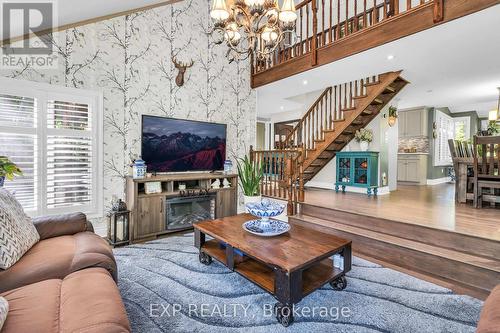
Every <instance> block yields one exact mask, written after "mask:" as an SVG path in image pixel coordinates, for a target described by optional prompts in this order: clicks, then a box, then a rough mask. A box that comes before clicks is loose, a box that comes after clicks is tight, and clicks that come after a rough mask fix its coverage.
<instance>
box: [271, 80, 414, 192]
mask: <svg viewBox="0 0 500 333" xmlns="http://www.w3.org/2000/svg"><path fill="white" fill-rule="evenodd" d="M400 74H401V71H398V72H389V73H384V74H381V75H379V76H374V77H370V78H366V79H361V80H356V81H353V82H348V83H344V84H341V85H337V86H334V87H329V88H327V89H325V91H323V93H322V94H321V95H320V96H319V98H318V99H317V100H316V102H314V104H313V105H312V106H311V107H310V108H309V110H308V111H307V113H306V114H305V115H304V117H302V119H301V120H300V121H299V123H298V124H297V125H296V126H295V128H294V129H293V131H292V132H291V133H290V134H289V135H288V137H287V138H286V139H285V141H283V142H282V143H281V148H282V149H294V148H297V147H301V146H302V147H304V151H305V156H304V164H303V170H304V171H303V178H304V181H305V182H307V181H308V180H311V179H312V178H313V177H314V176H315V175H316V174H317V173H318V172H319V171H320V170H321V169H322V168H323V167H324V166H325V165H326V164H327V163H328V162H329V161H330V160H332V159H333V158H334V157H335V155H336V152H338V151H341V150H342V149H343V148H344V147H345V146H346V145H347V144H348V143H349V142H350V141H351V140H352V139H353V138H354V135H355V133H356V131H357V130H359V129H361V128H363V127H365V126H366V125H368V123H370V121H372V120H373V118H375V117H376V116H377V115H378V114H379V112H380V110H382V108H383V107H384V106H385V105H387V103H389V101H390V100H391V99H392V98H394V96H396V95H397V94H398V93H399V92H400V91H401V89H403V87H404V86H406V85H407V84H408V82H407V81H406V80H405V79H403V78H402V77H401V75H400Z"/></svg>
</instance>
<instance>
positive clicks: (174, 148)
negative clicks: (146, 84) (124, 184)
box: [142, 116, 226, 172]
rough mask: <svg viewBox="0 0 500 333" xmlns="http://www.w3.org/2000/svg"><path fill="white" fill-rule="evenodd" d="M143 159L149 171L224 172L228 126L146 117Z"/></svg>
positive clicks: (143, 126)
mask: <svg viewBox="0 0 500 333" xmlns="http://www.w3.org/2000/svg"><path fill="white" fill-rule="evenodd" d="M142 159H143V160H144V161H146V164H147V166H148V171H149V172H182V171H212V170H223V169H224V160H225V159H226V125H225V124H215V123H207V122H200V121H192V120H182V119H173V118H164V117H155V116H143V117H142Z"/></svg>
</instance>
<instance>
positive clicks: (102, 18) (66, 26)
mask: <svg viewBox="0 0 500 333" xmlns="http://www.w3.org/2000/svg"><path fill="white" fill-rule="evenodd" d="M181 1H183V0H167V1H162V2H159V3H155V4H153V5H148V6H143V7H137V8H134V9H129V10H125V11H121V12H118V13H113V14H108V15H103V16H98V17H94V18H91V19H87V20H82V21H78V22H74V23H68V24H64V25H61V26H59V27H55V28H52V29H46V30H41V31H39V32H37V33H38V34H42V35H46V34H49V33H54V32H59V31H64V30H68V29H72V28H76V27H80V26H83V25H87V24H92V23H97V22H100V21H106V20H109V19H112V18H115V17H120V16H125V15H129V14H133V13H137V12H142V11H145V10H150V9H154V8H158V7H163V6H167V5H172V4H174V3H177V2H181ZM32 37H35V34H34V33H30V34H26V35H23V36H18V37H14V38H10V39H5V40H3V41H2V42H1V44H0V47H2V46H4V45H8V44H11V43H14V42H18V41H21V40H25V39H27V38H32Z"/></svg>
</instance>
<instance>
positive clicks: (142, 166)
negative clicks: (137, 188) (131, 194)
mask: <svg viewBox="0 0 500 333" xmlns="http://www.w3.org/2000/svg"><path fill="white" fill-rule="evenodd" d="M146 169H147V167H146V162H144V160H143V159H141V158H140V157H139V158H138V159H136V160H135V161H134V164H133V165H132V170H133V173H132V177H133V178H134V179H142V178H145V177H146Z"/></svg>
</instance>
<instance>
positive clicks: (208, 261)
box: [198, 252, 212, 266]
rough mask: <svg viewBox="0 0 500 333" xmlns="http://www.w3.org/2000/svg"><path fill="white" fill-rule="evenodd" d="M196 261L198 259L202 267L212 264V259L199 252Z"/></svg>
mask: <svg viewBox="0 0 500 333" xmlns="http://www.w3.org/2000/svg"><path fill="white" fill-rule="evenodd" d="M198 259H200V262H201V263H202V264H203V265H207V266H208V265H210V264H211V263H212V257H211V256H209V255H208V254H206V253H205V252H200V255H199V256H198Z"/></svg>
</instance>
